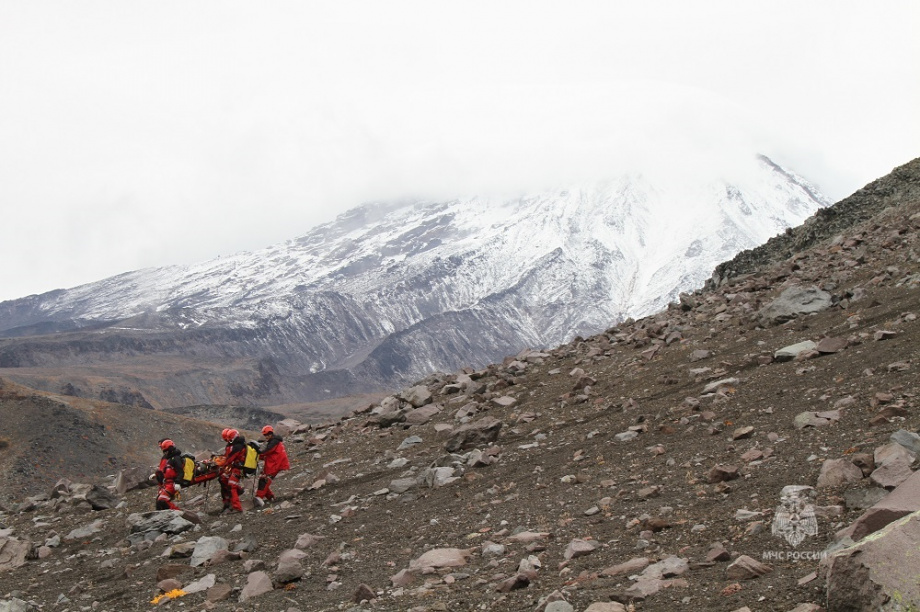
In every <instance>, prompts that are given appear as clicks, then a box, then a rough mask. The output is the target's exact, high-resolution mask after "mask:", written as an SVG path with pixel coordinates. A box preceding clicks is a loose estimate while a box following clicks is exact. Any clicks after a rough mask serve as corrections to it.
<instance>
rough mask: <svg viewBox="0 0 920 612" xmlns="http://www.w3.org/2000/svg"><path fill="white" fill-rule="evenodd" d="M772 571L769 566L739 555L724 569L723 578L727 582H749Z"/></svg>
mask: <svg viewBox="0 0 920 612" xmlns="http://www.w3.org/2000/svg"><path fill="white" fill-rule="evenodd" d="M772 571H773V568H772V567H770V566H769V565H764V564H763V563H761V562H760V561H757V560H756V559H753V558H751V557H749V556H747V555H741V556H740V557H738V558H737V559H735V560H734V561H732V563H731V564H729V566H728V567H726V568H725V576H726V578H728V579H729V580H751V579H753V578H758V577H760V576H764V575H766V574H769V573H770V572H772Z"/></svg>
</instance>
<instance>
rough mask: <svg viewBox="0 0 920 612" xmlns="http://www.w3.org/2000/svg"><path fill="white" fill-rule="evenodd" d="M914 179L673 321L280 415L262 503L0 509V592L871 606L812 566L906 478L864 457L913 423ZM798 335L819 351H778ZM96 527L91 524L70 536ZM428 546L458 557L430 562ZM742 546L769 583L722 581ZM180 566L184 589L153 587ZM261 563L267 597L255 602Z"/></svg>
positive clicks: (431, 602)
mask: <svg viewBox="0 0 920 612" xmlns="http://www.w3.org/2000/svg"><path fill="white" fill-rule="evenodd" d="M918 185H920V159H918V160H915V161H913V162H911V163H910V164H907V165H905V166H903V167H901V168H899V169H897V170H896V171H895V172H894V173H893V174H892V175H890V176H888V177H885V178H884V179H880V181H877V182H876V183H873V185H870V186H869V187H868V188H867V189H868V190H869V191H865V190H864V192H860V194H864V193H868V194H870V196H871V194H873V193H875V194H881V195H880V196H878V197H884V198H886V199H885V202H884V205H877V204H878V202H877V201H876V199H875V198H876V196H871V197H869V196H867V199H866V200H865V204H864V205H859V202H858V201H856V203H855V204H854V201H853V200H845V201H844V202H842V203H841V204H838V205H837V206H840V209H839V210H837V211H836V212H835V213H832V214H828V213H824V214H823V215H822V216H821V218H820V219H817V218H816V219H813V220H810V221H809V223H806V225H805V226H803V227H805V228H806V229H802V228H799V229H798V230H795V232H793V233H792V235H793V237H795V236H796V235H797V234H796V232H806V233H809V234H811V235H813V237H814V239H813V240H811V239H809V240H811V241H810V242H807V241H806V242H807V245H806V246H804V247H803V248H802V249H800V250H796V251H794V252H791V253H789V254H788V255H786V254H784V251H783V250H782V249H784V248H786V247H785V246H781V248H780V247H777V248H775V249H773V250H769V249H768V250H767V251H760V252H759V254H757V253H755V254H754V257H753V258H751V257H750V255H749V256H748V259H747V260H745V261H749V263H746V264H744V265H743V266H742V265H740V264H739V263H738V262H740V261H741V260H738V262H736V263H735V264H734V265H732V266H730V267H720V271H719V272H718V273H717V275H716V278H715V280H714V281H713V282H712V283H711V287H709V288H708V289H707V290H705V291H699V292H697V293H695V294H693V295H688V296H683V299H682V300H681V303H680V304H675V305H672V307H671V308H669V309H668V310H667V311H665V312H661V313H659V314H657V315H655V316H651V317H648V318H645V319H642V320H640V321H627V322H624V323H622V324H620V325H617V326H616V327H612V328H610V329H609V330H607V331H606V332H605V333H602V334H598V335H597V336H593V337H590V338H579V339H576V340H575V341H573V342H572V343H570V344H568V345H565V346H561V347H557V348H554V349H551V350H546V351H542V352H537V351H529V350H527V351H522V352H521V354H519V355H517V356H515V357H509V358H508V359H506V360H505V362H504V363H502V364H495V365H492V366H490V367H488V368H486V369H484V370H482V371H478V372H457V373H453V374H433V375H432V376H430V377H428V378H427V379H425V380H423V381H420V382H419V385H418V386H419V387H424V389H414V390H404V391H403V392H401V393H399V394H396V395H394V396H392V397H388V398H386V399H384V400H382V401H381V402H380V403H379V405H378V406H377V407H376V408H375V409H374V410H373V411H367V412H365V413H363V414H354V415H351V416H349V417H346V418H344V419H342V420H340V421H338V422H333V423H329V424H328V425H326V426H320V427H313V428H308V427H304V428H302V430H297V429H295V430H294V432H292V433H291V434H290V435H288V436H287V438H286V444H287V446H288V449H289V451H290V454H291V459H292V464H293V468H292V470H291V471H290V473H288V474H287V475H285V476H283V477H282V478H280V479H278V481H277V482H276V484H275V487H274V488H275V489H276V490H277V491H278V493H279V495H280V499H279V502H280V503H276V504H275V505H274V506H273V507H270V508H265V509H261V510H251V511H248V512H246V513H245V514H243V515H229V516H228V515H217V514H216V513H215V511H216V509H217V502H216V500H215V497H214V495H215V492H214V490H213V488H212V490H210V499H208V500H206V499H205V497H204V494H205V492H206V490H201V488H193V489H190V490H187V491H186V492H185V493H184V499H183V501H182V503H183V504H184V505H185V506H186V507H187V508H188V509H190V510H193V511H196V512H198V513H199V517H198V518H199V519H200V521H201V524H200V526H199V527H196V528H195V530H194V531H186V532H183V533H180V534H178V535H174V536H169V535H162V536H160V537H158V538H155V539H154V538H151V539H149V540H146V541H138V540H137V538H134V539H133V540H132V539H131V534H130V530H129V527H128V522H127V521H128V517H129V516H130V515H131V514H132V513H136V512H141V511H145V510H148V509H150V508H151V506H152V503H153V494H152V492H151V491H150V490H144V491H133V492H129V493H128V494H127V495H126V496H125V498H124V505H123V507H120V508H114V509H109V510H101V511H99V512H92V511H90V510H88V509H87V505H86V504H85V503H81V502H79V501H68V499H67V497H66V496H64V497H61V498H58V499H50V500H43V499H33V500H29V501H28V502H27V503H25V504H23V505H15V506H13V507H11V508H10V509H9V511H8V512H4V513H2V514H0V522H2V527H5V528H7V529H9V530H11V532H10V533H11V534H12V536H13V537H17V538H19V539H20V541H22V540H26V539H27V540H28V541H29V542H31V543H34V545H30V550H31V551H32V553H31V555H30V558H29V559H28V560H26V561H25V563H24V565H22V566H21V567H16V568H13V569H9V570H7V571H0V595H2V594H5V598H6V599H7V600H11V599H12V598H14V597H15V598H16V599H18V600H21V601H23V602H26V603H25V604H24V605H32V606H33V608H32V609H54V610H58V609H60V610H65V609H66V610H83V609H92V610H97V611H100V612H106V611H108V612H126V611H127V612H131V611H140V610H149V609H151V608H153V607H154V606H153V605H152V604H151V601H152V600H153V599H154V598H155V597H156V596H159V595H162V594H163V589H166V588H171V587H174V586H177V585H178V586H181V587H183V588H186V589H189V588H191V590H194V588H193V587H190V585H194V584H195V582H196V581H198V580H206V581H211V580H213V581H214V582H215V584H216V586H215V587H212V588H211V590H207V589H203V590H202V591H200V592H193V593H190V594H184V591H173V592H172V595H173V597H174V599H169V598H163V599H162V601H161V603H160V605H161V606H164V607H165V608H167V609H173V610H178V609H187V610H218V611H235V610H249V609H261V610H286V611H288V612H293V611H296V610H300V611H321V610H322V611H325V610H328V611H332V610H350V611H354V612H357V611H371V610H375V611H383V610H385V611H406V610H412V611H417V612H423V611H431V612H434V611H451V612H453V611H473V610H502V611H506V610H508V611H517V610H522V611H523V610H528V611H534V610H537V611H539V612H545V611H546V610H547V608H549V609H550V610H553V609H555V610H557V611H559V610H575V611H578V612H585V611H586V610H588V609H591V612H600V611H601V610H616V609H623V608H619V607H617V606H615V605H614V603H615V602H621V603H623V604H624V605H628V606H632V609H634V610H639V611H642V612H645V611H655V612H657V611H671V610H678V609H679V610H714V611H725V612H730V611H738V610H743V609H744V608H745V607H747V609H749V610H751V611H753V612H765V611H774V610H780V611H791V610H793V609H795V610H796V611H797V612H802V611H803V610H815V609H820V608H818V606H826V607H827V609H828V610H854V609H865V610H868V609H877V608H873V607H866V606H864V605H859V604H856V603H853V601H855V600H852V599H847V598H841V597H840V596H839V594H837V593H836V592H835V591H833V590H831V591H828V590H827V588H826V586H825V583H824V581H823V579H821V578H813V577H811V576H810V574H811V573H812V572H814V571H816V570H817V569H818V567H817V566H818V564H817V562H816V560H815V559H814V557H815V556H819V555H820V554H821V553H822V552H823V551H824V550H825V549H826V548H827V547H828V546H829V545H831V544H832V543H833V542H834V540H835V533H836V532H837V531H838V530H840V529H841V528H844V527H846V526H848V525H850V524H851V523H852V522H853V521H854V520H855V519H856V518H857V517H859V516H860V515H861V514H862V512H863V509H864V507H865V504H864V503H862V502H863V501H864V500H865V498H866V497H869V496H873V495H876V496H884V495H887V494H888V491H887V490H886V488H883V487H886V486H887V487H888V488H893V487H894V484H893V482H892V481H893V480H894V479H896V478H895V477H896V476H897V477H898V478H901V479H903V478H905V477H909V476H910V475H911V473H912V472H911V469H912V468H913V467H916V463H915V462H913V461H911V460H905V461H904V463H902V464H901V467H902V472H903V473H900V474H888V475H887V476H885V477H884V478H883V476H882V475H880V474H879V473H878V472H877V471H873V470H875V466H874V465H873V463H874V457H873V454H874V453H875V451H876V450H877V449H879V448H881V447H883V446H884V445H886V444H888V443H889V442H890V437H891V435H892V434H894V433H896V432H899V431H902V430H903V431H904V432H905V434H906V435H907V436H908V437H909V436H910V434H911V433H913V432H916V431H917V430H918V428H920V399H918V392H920V388H918V383H917V368H918V363H920V348H918V347H920V323H918V321H917V317H918V316H920V256H918V253H920V197H918V195H917V194H918V189H917V186H918ZM857 196H858V197H859V198H862V197H863V195H859V194H857ZM857 196H854V197H857ZM822 219H824V220H825V221H822ZM828 219H831V220H832V222H831V224H830V225H827V224H826V220H828ZM847 219H848V221H847ZM808 228H810V229H808ZM803 244H804V243H803ZM774 246H776V245H774ZM771 248H772V247H771ZM729 270H731V271H733V272H730V271H729ZM795 287H799V288H804V287H814V288H818V289H820V290H823V291H825V292H827V293H828V294H830V296H831V297H832V301H831V303H830V304H829V305H828V306H827V307H824V308H821V309H819V310H818V311H817V312H816V313H814V314H808V315H800V316H798V317H796V318H793V319H791V320H789V321H788V322H785V323H777V322H775V321H768V320H765V319H764V318H763V317H762V316H761V313H762V312H763V309H764V307H766V306H768V305H771V304H773V303H774V300H776V298H778V297H779V296H780V295H781V294H783V293H784V292H785V291H786V290H788V289H790V288H795ZM805 341H810V342H814V343H816V344H817V349H811V350H809V349H804V350H801V351H799V352H798V356H797V357H796V358H795V359H793V360H789V361H784V360H781V359H779V358H777V352H778V351H780V350H781V349H783V348H784V347H788V346H790V345H794V344H798V343H801V342H805ZM427 394H430V396H431V397H430V399H431V401H430V403H426V402H427V401H428V400H427V399H426V398H425V395H427ZM416 405H417V406H416ZM152 414H155V415H157V416H159V417H160V418H165V417H164V415H162V413H152ZM174 418H175V417H174ZM490 423H491V424H492V425H493V426H494V427H496V428H497V427H499V426H500V430H499V433H498V437H497V439H496V440H494V442H490V441H488V440H486V439H479V440H475V439H471V440H469V443H468V445H462V444H460V442H459V439H458V438H457V436H458V434H459V433H461V432H462V431H463V430H462V428H463V427H464V425H473V424H480V425H488V424H490ZM106 426H107V427H108V426H109V424H108V423H106ZM144 427H147V425H144ZM81 431H82V430H81ZM154 431H156V432H157V433H158V431H159V429H154V428H152V427H151V428H150V429H149V430H148V432H149V433H148V435H150V437H151V440H148V441H144V442H142V444H143V445H144V446H146V447H149V446H150V445H151V442H152V441H153V440H152V439H153V438H154V437H156V433H154ZM65 433H66V432H65ZM75 433H76V432H71V433H70V435H71V437H72V436H73V435H74V434H75ZM81 435H82V434H81ZM899 452H902V453H903V452H904V451H899ZM52 457H53V455H49V459H51V458H52ZM828 461H835V462H837V463H826V462H828ZM827 465H837V466H839V467H842V468H845V472H846V474H847V475H848V478H849V480H847V481H845V482H844V481H840V482H831V483H825V482H824V480H825V479H826V478H827V476H826V475H825V478H823V479H822V482H821V483H820V484H821V485H822V486H820V487H818V486H817V485H819V482H818V479H819V474H821V472H822V469H823V468H824V469H826V467H825V466H827ZM857 466H860V467H857ZM854 471H855V472H856V476H853V475H852V474H853V472H854ZM870 473H871V474H872V476H871V477H870V476H865V477H864V474H866V475H868V474H870ZM888 479H892V480H888ZM877 483H878V484H877ZM788 485H807V486H811V487H817V490H816V497H815V499H814V508H813V509H814V515H815V519H816V533H808V534H807V535H806V537H805V538H804V540H803V541H802V542H801V543H800V544H799V545H798V546H797V547H796V548H793V547H792V546H791V544H790V543H789V541H788V540H787V539H785V538H784V537H778V536H777V535H774V534H773V533H772V532H771V527H772V526H773V525H775V524H777V523H776V519H777V518H778V517H777V508H778V506H779V504H780V492H781V490H782V489H783V488H784V487H786V486H788ZM248 497H249V494H248V493H247V494H246V498H247V499H248ZM98 519H102V520H104V521H105V524H106V525H107V528H106V529H104V530H99V531H97V532H95V533H85V534H79V535H77V536H74V537H72V538H69V539H68V538H67V537H66V536H67V535H68V534H70V533H71V530H73V529H75V528H77V527H81V526H87V525H91V524H92V523H93V521H95V520H98ZM90 531H92V530H90ZM56 535H57V536H61V540H60V542H56V541H55V536H56ZM307 535H310V536H313V537H306V536H307ZM782 535H783V534H780V536H782ZM210 536H219V537H221V538H224V539H225V540H226V541H227V542H228V546H229V549H230V551H231V552H228V553H219V554H218V555H216V556H215V557H212V558H211V561H210V562H209V563H208V564H204V565H196V566H195V567H190V561H189V558H188V554H190V553H189V551H190V550H191V549H192V548H193V547H194V545H195V543H198V542H199V541H200V538H203V537H210ZM51 544H54V545H53V546H52V545H51ZM42 545H45V547H42ZM295 548H297V549H298V550H301V551H302V552H301V553H291V552H290V551H291V550H292V549H295ZM447 549H450V550H447ZM722 549H724V551H723V550H722ZM232 551H236V552H232ZM285 551H288V552H287V553H286V556H287V557H288V558H289V561H287V562H280V563H279V557H281V556H282V553H284V552H285ZM460 551H463V552H462V554H461V553H460ZM793 552H795V553H798V558H796V557H795V556H794V555H792V554H791V553H793ZM426 553H428V554H427V555H426ZM438 554H440V555H442V556H441V559H442V560H445V561H454V562H455V565H452V566H450V567H435V566H437V565H438V563H437V561H431V560H430V559H431V556H432V555H438ZM458 554H459V558H458V557H457V555H458ZM423 555H425V556H423ZM742 555H745V556H747V557H751V558H753V559H754V560H756V561H760V562H764V563H766V564H768V565H769V573H767V574H765V575H763V576H761V577H759V578H753V579H745V578H744V577H742V576H739V575H736V574H735V573H734V571H735V569H737V565H736V563H735V562H737V561H738V560H739V559H741V557H742ZM426 559H427V561H426ZM630 561H632V563H633V565H631V566H630V567H629V568H628V569H624V570H623V571H622V572H619V566H621V564H624V563H627V562H630ZM658 563H662V565H657V564H658ZM279 566H280V567H279ZM646 566H650V567H651V568H653V569H652V570H649V569H647V568H646ZM729 568H732V569H729ZM654 569H661V570H663V572H664V573H663V574H661V573H659V575H658V577H657V578H656V577H655V576H652V575H650V574H649V573H648V572H650V571H654ZM403 570H406V571H403ZM174 572H175V575H176V580H177V582H176V583H163V582H158V581H159V580H160V579H162V578H163V577H164V576H166V575H173V573H174ZM180 572H181V573H180ZM260 572H264V574H265V575H264V578H265V579H266V580H269V582H271V581H272V579H273V584H271V585H270V588H271V590H269V591H268V592H266V593H264V594H260V595H258V596H256V597H253V598H251V599H248V600H247V599H246V596H247V595H248V593H249V591H248V590H246V591H244V589H245V588H246V587H247V584H250V583H254V582H256V581H258V579H259V578H260V577H262V576H261V575H260ZM643 572H646V574H645V577H644V578H643V579H641V580H636V579H635V578H636V577H637V576H638V575H640V574H642V573H643ZM868 573H869V572H868V571H866V572H865V576H863V578H862V579H863V580H866V579H868ZM158 575H159V578H158ZM209 576H213V577H212V578H211V577H209ZM914 582H915V581H914ZM158 584H159V586H158ZM862 584H863V583H858V584H856V583H854V584H853V585H852V586H853V587H854V589H858V588H859V587H861V586H862ZM911 584H912V583H909V584H906V587H909V588H913V587H912V586H911ZM362 585H364V586H362ZM272 587H273V588H272ZM250 588H251V587H250ZM221 591H223V594H221ZM854 593H855V591H854ZM905 593H906V594H905ZM898 596H899V597H901V598H902V601H901V602H899V603H898V605H901V604H904V606H905V607H904V609H908V608H907V607H906V606H908V605H913V606H915V607H916V606H920V598H918V600H917V601H914V600H913V599H912V597H913V595H911V594H910V591H909V590H907V591H904V592H903V593H901V594H899V595H898ZM847 597H849V595H848V596H847ZM853 597H855V594H854V595H853ZM241 598H242V599H243V601H241ZM547 598H550V599H561V600H564V601H566V602H568V603H567V605H568V606H569V607H565V605H563V604H556V605H553V606H552V607H549V606H548V605H547ZM361 600H366V601H364V602H363V603H361ZM356 602H357V603H356ZM595 604H606V605H604V606H599V605H595ZM806 604H814V606H813V607H807V606H806ZM851 604H852V605H851ZM591 606H593V608H590V607H591ZM799 606H803V607H799Z"/></svg>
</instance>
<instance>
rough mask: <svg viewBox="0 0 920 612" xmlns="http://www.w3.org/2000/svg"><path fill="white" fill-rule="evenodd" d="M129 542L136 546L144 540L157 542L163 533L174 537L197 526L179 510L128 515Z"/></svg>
mask: <svg viewBox="0 0 920 612" xmlns="http://www.w3.org/2000/svg"><path fill="white" fill-rule="evenodd" d="M125 522H126V523H127V526H128V529H129V531H130V532H131V533H130V535H128V541H129V542H131V543H132V544H136V543H137V542H139V541H143V540H155V539H156V538H157V537H158V536H159V535H160V534H161V533H168V534H170V535H174V534H177V533H182V532H183V531H188V530H189V529H192V528H193V527H194V526H195V524H194V523H192V522H191V521H189V520H186V519H185V518H183V516H182V512H180V511H178V510H156V511H154V512H138V513H134V514H130V515H128V518H127V520H126V521H125Z"/></svg>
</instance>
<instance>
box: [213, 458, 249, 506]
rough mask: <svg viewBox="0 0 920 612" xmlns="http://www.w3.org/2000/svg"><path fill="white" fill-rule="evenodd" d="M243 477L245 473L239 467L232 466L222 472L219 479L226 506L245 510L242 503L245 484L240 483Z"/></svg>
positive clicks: (221, 494)
mask: <svg viewBox="0 0 920 612" xmlns="http://www.w3.org/2000/svg"><path fill="white" fill-rule="evenodd" d="M242 477H243V473H242V471H241V470H240V469H239V468H230V469H229V470H224V471H223V472H221V473H220V476H219V477H218V479H217V480H218V482H220V496H221V498H222V499H223V500H224V508H233V509H234V510H239V511H240V512H242V511H243V506H242V505H241V504H240V493H242V492H243V485H241V484H240V480H241V479H242Z"/></svg>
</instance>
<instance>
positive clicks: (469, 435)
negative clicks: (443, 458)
mask: <svg viewBox="0 0 920 612" xmlns="http://www.w3.org/2000/svg"><path fill="white" fill-rule="evenodd" d="M502 425H503V423H502V422H501V421H499V420H498V419H496V418H494V417H483V418H481V419H479V420H478V421H474V422H472V423H468V424H466V425H463V426H461V427H458V428H457V430H456V431H454V433H453V434H451V436H450V438H449V439H448V440H447V442H446V444H445V445H444V448H445V449H446V450H447V452H449V453H454V452H458V451H463V450H470V449H473V448H476V447H483V446H487V445H489V444H491V443H492V442H495V441H496V440H497V439H498V434H499V432H500V431H501V428H502Z"/></svg>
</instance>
